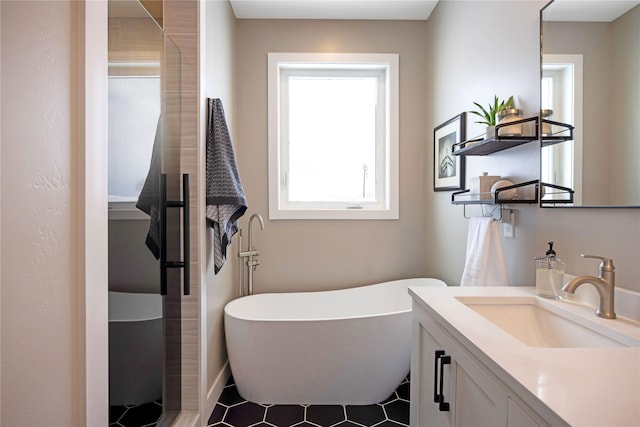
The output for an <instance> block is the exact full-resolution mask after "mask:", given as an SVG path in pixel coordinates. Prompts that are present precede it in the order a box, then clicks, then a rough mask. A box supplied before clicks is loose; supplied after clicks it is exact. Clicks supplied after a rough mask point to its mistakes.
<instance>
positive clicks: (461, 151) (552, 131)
mask: <svg viewBox="0 0 640 427" xmlns="http://www.w3.org/2000/svg"><path fill="white" fill-rule="evenodd" d="M538 120H539V118H538V116H535V117H529V118H527V119H522V120H516V121H513V122H509V123H503V124H499V125H496V127H495V130H494V131H493V132H492V133H493V134H492V135H491V134H487V133H484V134H482V135H479V136H477V137H475V138H472V139H468V140H466V141H462V142H459V143H457V144H454V145H453V147H452V151H453V155H454V156H486V155H488V154H492V153H497V152H498V151H502V150H507V149H509V148H513V147H517V146H519V145H522V144H527V143H529V142H532V141H537V140H538V139H539V138H538ZM542 124H543V129H544V128H547V127H548V129H549V133H548V134H544V133H543V134H542V146H543V147H545V146H548V145H553V144H557V143H559V142H564V141H571V140H573V126H571V125H569V124H566V123H561V122H554V121H552V120H547V119H542ZM513 125H522V128H523V130H528V132H523V133H522V134H521V135H503V132H502V131H503V130H504V129H505V128H510V127H511V126H513Z"/></svg>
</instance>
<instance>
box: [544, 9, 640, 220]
mask: <svg viewBox="0 0 640 427" xmlns="http://www.w3.org/2000/svg"><path fill="white" fill-rule="evenodd" d="M554 2H555V0H550V1H549V2H548V3H547V4H545V5H544V6H542V8H541V9H540V14H539V24H540V30H539V31H540V33H539V35H540V52H539V54H540V79H539V81H540V82H542V64H543V62H542V61H543V54H544V43H543V41H544V40H543V39H544V34H543V32H542V25H543V13H544V11H545V9H546V8H547V7H549V6H550V5H551V4H553V3H554ZM539 88H540V93H539V94H540V97H539V106H540V107H542V86H541V85H540V86H539ZM538 118H539V120H538V135H539V140H538V144H539V152H540V153H542V116H541V115H540V113H538ZM539 176H540V185H538V191H539V194H538V196H539V197H538V200H539V201H538V203H539V207H541V208H554V209H640V205H584V206H563V205H562V204H554V203H552V202H547V203H545V202H543V200H542V156H541V157H540V169H539Z"/></svg>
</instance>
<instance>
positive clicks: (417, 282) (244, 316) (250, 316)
mask: <svg viewBox="0 0 640 427" xmlns="http://www.w3.org/2000/svg"><path fill="white" fill-rule="evenodd" d="M399 283H400V284H406V287H407V288H408V287H409V286H447V284H446V283H445V282H443V281H442V280H440V279H434V278H426V277H420V278H410V279H399V280H390V281H387V282H382V283H375V284H371V285H363V286H357V287H352V288H344V289H334V290H329V291H304V292H282V293H276V292H270V293H263V294H254V295H248V296H244V297H240V298H237V299H235V300H233V301H230V302H229V303H227V304H226V305H225V307H224V315H225V317H230V318H233V319H234V320H236V321H247V322H265V323H278V322H279V323H287V322H330V321H339V320H357V319H367V318H372V317H385V316H392V315H397V314H402V313H409V312H411V297H410V296H409V294H408V291H407V292H406V295H404V294H403V296H406V300H405V302H406V306H405V307H403V308H400V309H391V310H385V311H382V312H367V313H364V314H356V315H348V314H346V315H345V314H341V315H336V316H323V317H283V318H280V317H277V318H273V317H271V318H270V317H260V316H255V315H254V313H246V312H240V313H239V312H238V311H239V310H238V309H236V307H237V306H238V305H241V304H247V302H248V301H249V300H259V299H265V298H274V297H275V298H284V297H285V296H286V295H295V296H296V297H298V298H300V297H302V298H304V297H309V296H318V295H320V296H327V295H331V294H338V293H345V292H358V291H360V292H366V288H370V289H371V288H374V287H375V288H382V287H387V286H394V284H399Z"/></svg>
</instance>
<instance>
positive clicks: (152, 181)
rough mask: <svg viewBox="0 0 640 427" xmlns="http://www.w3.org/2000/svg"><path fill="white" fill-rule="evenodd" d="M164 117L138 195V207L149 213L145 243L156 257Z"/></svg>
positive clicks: (159, 120) (160, 121)
mask: <svg viewBox="0 0 640 427" xmlns="http://www.w3.org/2000/svg"><path fill="white" fill-rule="evenodd" d="M161 123H162V117H160V118H159V119H158V125H157V127H156V137H155V139H154V140H153V151H152V153H151V165H150V166H149V172H147V178H146V179H145V180H144V185H143V186H142V191H140V195H139V196H138V201H137V202H136V208H138V209H140V210H141V211H142V212H144V213H146V214H147V215H149V219H150V221H149V230H148V231H147V239H146V241H145V243H146V244H147V247H148V248H149V250H150V251H151V253H152V254H153V256H154V257H156V259H159V258H160V215H159V213H160V172H161V171H160V167H161V166H160V164H161V163H160V162H161V157H160V155H161V153H160V149H161V148H162V143H161V142H162V127H161Z"/></svg>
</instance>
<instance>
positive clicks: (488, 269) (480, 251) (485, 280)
mask: <svg viewBox="0 0 640 427" xmlns="http://www.w3.org/2000/svg"><path fill="white" fill-rule="evenodd" d="M508 284H509V279H508V277H507V266H506V263H505V260H504V253H503V252H502V241H501V240H500V232H499V230H498V223H497V222H496V221H494V220H493V218H487V217H472V218H471V219H469V234H468V236H467V259H466V261H465V265H464V271H463V272H462V280H461V281H460V286H506V285H508Z"/></svg>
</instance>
